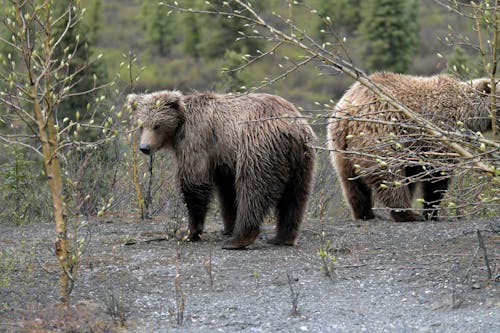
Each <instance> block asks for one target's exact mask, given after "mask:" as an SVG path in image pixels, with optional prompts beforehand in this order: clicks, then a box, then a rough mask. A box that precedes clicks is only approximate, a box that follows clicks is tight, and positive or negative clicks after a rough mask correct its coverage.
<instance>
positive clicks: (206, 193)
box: [181, 184, 212, 241]
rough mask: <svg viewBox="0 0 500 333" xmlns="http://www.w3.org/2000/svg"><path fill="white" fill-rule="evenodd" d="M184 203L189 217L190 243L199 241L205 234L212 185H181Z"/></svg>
mask: <svg viewBox="0 0 500 333" xmlns="http://www.w3.org/2000/svg"><path fill="white" fill-rule="evenodd" d="M181 189H182V193H183V195H184V201H185V202H186V207H187V210H188V215H189V229H188V238H187V240H188V241H197V240H199V239H200V235H201V234H202V232H203V225H204V223H205V216H206V214H207V211H208V204H209V203H210V199H211V193H212V188H211V186H210V185H206V184H205V185H187V184H183V185H181Z"/></svg>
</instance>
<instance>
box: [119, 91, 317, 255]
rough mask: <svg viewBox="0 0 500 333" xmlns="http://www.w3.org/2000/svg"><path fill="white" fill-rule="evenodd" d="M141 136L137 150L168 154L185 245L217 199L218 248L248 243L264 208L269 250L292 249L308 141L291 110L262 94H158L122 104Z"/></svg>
mask: <svg viewBox="0 0 500 333" xmlns="http://www.w3.org/2000/svg"><path fill="white" fill-rule="evenodd" d="M128 103H129V105H131V107H132V109H133V110H135V115H136V118H137V119H138V120H139V122H140V124H141V127H142V133H141V140H140V148H141V150H142V151H143V152H146V153H153V152H155V151H157V150H159V149H161V148H169V149H172V150H173V152H174V153H175V156H176V158H177V164H178V178H179V184H180V188H181V191H182V193H183V195H184V199H185V202H186V205H187V209H188V213H189V239H190V240H193V241H194V240H197V239H199V237H200V235H201V233H202V232H203V224H204V220H205V215H206V212H207V209H208V204H209V202H210V200H211V196H212V192H213V191H214V190H216V191H217V193H218V197H219V201H220V206H221V211H222V217H223V222H224V232H225V234H228V235H231V238H230V239H229V240H228V241H226V242H225V244H224V247H225V248H242V247H245V246H247V245H249V244H251V243H253V242H254V240H255V239H256V237H257V235H258V234H259V230H260V225H261V223H262V221H263V219H264V217H265V216H266V214H268V212H269V210H270V209H271V207H274V208H275V213H276V214H275V215H276V217H277V227H276V236H275V238H273V239H272V240H270V242H271V243H273V244H283V245H293V244H294V243H295V241H296V238H297V235H298V232H299V227H300V224H301V221H302V219H303V215H304V211H305V207H306V203H307V200H308V197H309V195H310V192H311V185H312V179H313V169H314V159H315V152H314V149H313V148H312V147H311V146H310V143H311V141H312V140H313V139H314V138H315V135H314V133H313V131H312V129H311V127H310V126H309V125H308V124H307V122H306V121H305V120H304V119H302V118H301V115H300V113H299V112H298V111H297V109H296V108H295V107H294V106H293V105H292V104H291V103H289V102H288V101H286V100H284V99H283V98H281V97H278V96H274V95H268V94H244V95H218V94H213V93H195V94H191V95H183V94H181V93H180V92H178V91H159V92H155V93H151V94H141V95H135V94H131V95H129V96H128Z"/></svg>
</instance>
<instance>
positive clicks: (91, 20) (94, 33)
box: [86, 0, 102, 45]
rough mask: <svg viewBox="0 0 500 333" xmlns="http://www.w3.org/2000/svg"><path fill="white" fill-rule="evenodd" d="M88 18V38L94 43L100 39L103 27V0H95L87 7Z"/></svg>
mask: <svg viewBox="0 0 500 333" xmlns="http://www.w3.org/2000/svg"><path fill="white" fill-rule="evenodd" d="M87 8H88V10H87V13H88V14H87V15H86V16H88V19H87V20H86V22H87V25H88V40H89V42H90V43H91V44H92V45H94V44H96V43H97V42H98V41H99V35H100V31H101V29H102V1H101V0H94V1H93V2H92V3H91V4H90V6H89V7H87Z"/></svg>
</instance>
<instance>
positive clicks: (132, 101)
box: [127, 94, 140, 110]
mask: <svg viewBox="0 0 500 333" xmlns="http://www.w3.org/2000/svg"><path fill="white" fill-rule="evenodd" d="M139 99H140V95H137V94H128V95H127V105H128V106H129V107H130V108H131V109H132V110H136V109H137V104H138V103H139Z"/></svg>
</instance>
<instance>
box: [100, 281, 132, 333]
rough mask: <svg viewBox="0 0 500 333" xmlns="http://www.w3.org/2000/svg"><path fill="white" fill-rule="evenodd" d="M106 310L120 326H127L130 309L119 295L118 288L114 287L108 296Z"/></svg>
mask: <svg viewBox="0 0 500 333" xmlns="http://www.w3.org/2000/svg"><path fill="white" fill-rule="evenodd" d="M105 304H106V312H107V313H108V314H109V315H110V316H111V318H112V319H113V321H114V322H115V323H116V324H117V325H120V326H122V327H123V326H125V322H126V321H127V317H128V312H129V311H128V309H127V307H126V305H125V302H124V301H123V299H122V297H120V296H118V295H117V292H116V290H114V289H112V290H111V291H110V292H109V294H108V295H107V297H106V300H105Z"/></svg>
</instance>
